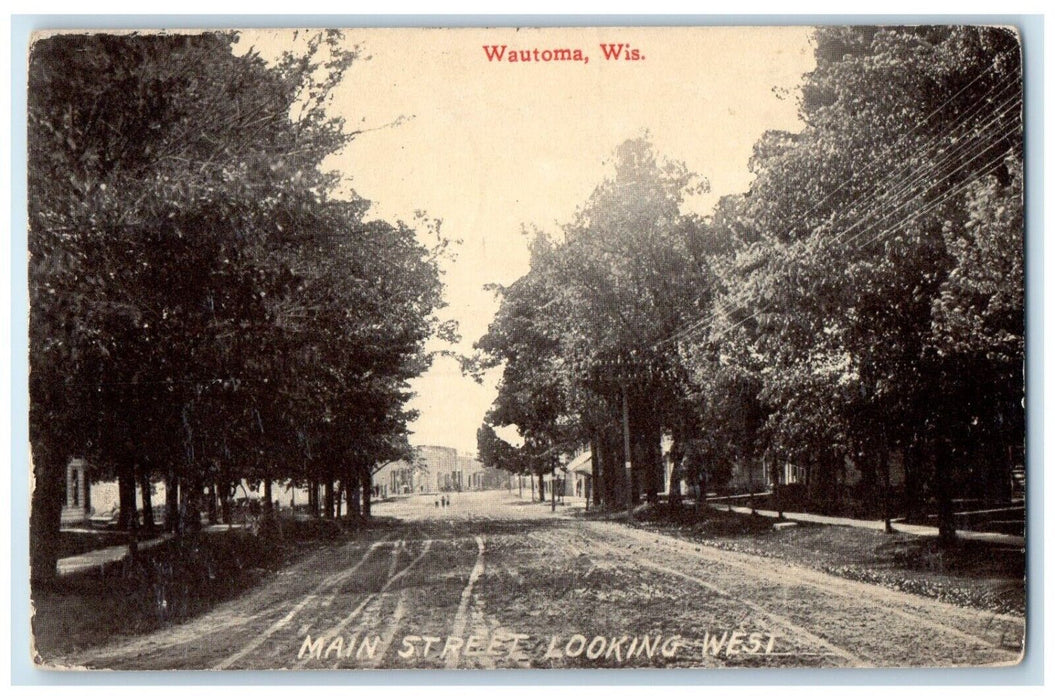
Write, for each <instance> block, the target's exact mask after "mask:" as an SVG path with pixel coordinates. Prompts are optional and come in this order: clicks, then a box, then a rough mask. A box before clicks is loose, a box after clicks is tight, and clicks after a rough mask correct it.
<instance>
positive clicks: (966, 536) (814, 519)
mask: <svg viewBox="0 0 1055 700" xmlns="http://www.w3.org/2000/svg"><path fill="white" fill-rule="evenodd" d="M710 506H711V507H712V508H714V509H715V510H732V511H733V512H734V513H745V514H750V513H751V509H750V508H745V507H743V506H725V505H716V504H713V503H712V504H710ZM755 514H756V515H761V516H763V517H766V518H777V517H778V515H779V514H778V513H777V511H775V510H761V509H759V510H756V511H755ZM784 519H785V520H791V521H793V522H801V523H818V524H821V525H840V526H842V527H859V528H864V529H866V530H883V529H885V525H884V523H883V521H882V520H855V519H854V518H836V517H832V516H829V515H814V514H813V513H791V512H788V511H784ZM892 526H893V528H894V531H895V532H905V533H908V534H910V535H920V536H921V537H937V536H938V528H936V527H930V526H928V525H908V524H906V523H899V522H894V523H892ZM956 536H957V537H959V538H960V539H963V540H972V541H975V542H989V543H991V544H1003V545H1008V546H1011V547H1025V546H1026V538H1025V537H1018V536H1017V535H1005V534H1003V533H1000V532H974V531H973V530H957V531H956Z"/></svg>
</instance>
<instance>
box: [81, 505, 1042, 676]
mask: <svg viewBox="0 0 1055 700" xmlns="http://www.w3.org/2000/svg"><path fill="white" fill-rule="evenodd" d="M376 513H377V514H378V515H381V516H389V517H393V518H397V520H393V521H392V522H393V524H391V525H389V526H385V527H381V528H377V529H372V530H370V531H367V532H365V533H364V534H363V535H361V536H360V538H359V539H356V540H355V541H352V542H348V543H344V544H341V545H335V546H334V547H332V548H328V549H325V550H323V551H321V552H318V553H316V554H314V555H312V556H310V557H308V558H306V559H304V560H302V561H300V562H299V563H298V564H296V565H294V566H292V567H290V568H289V569H286V570H285V571H283V572H281V573H280V574H279V575H278V576H276V577H275V578H273V579H272V580H270V581H268V582H267V583H265V584H264V585H262V586H260V587H259V588H258V589H256V590H254V591H253V592H252V593H251V594H249V595H246V596H243V597H242V598H240V599H238V600H235V601H232V602H230V603H227V604H225V605H223V606H220V607H218V608H216V609H215V610H213V611H212V612H211V613H209V614H207V615H204V616H202V617H200V618H197V619H195V620H192V621H190V622H188V623H186V624H182V625H179V626H175V627H171V628H168V629H165V630H162V631H160V632H157V633H154V634H151V635H149V636H144V637H138V638H129V639H126V640H121V641H120V642H117V643H114V644H110V645H107V646H105V647H99V648H95V649H91V650H88V651H87V652H84V653H81V654H78V655H76V656H74V657H70V658H66V659H63V660H62V663H64V664H69V665H73V666H87V667H91V668H113V669H277V668H284V669H298V668H303V669H349V668H529V667H540V668H552V667H640V666H675V667H720V666H750V667H759V666H777V667H787V666H793V667H799V666H950V665H1004V664H1011V663H1014V662H1016V661H1017V660H1018V658H1019V656H1020V654H1021V642H1022V638H1023V629H1024V620H1023V619H1022V618H1021V617H1016V616H1008V615H996V614H993V613H986V612H982V611H978V610H973V609H967V608H959V607H954V606H951V605H947V604H944V603H941V602H937V601H935V600H931V599H927V598H922V597H918V596H915V595H911V594H907V593H900V592H897V591H892V590H888V589H885V588H880V587H878V586H873V585H870V584H865V583H858V582H854V581H849V580H845V579H841V578H837V577H833V576H829V575H826V574H823V573H819V572H817V571H813V570H810V569H806V568H803V567H799V566H794V565H790V564H786V563H782V562H779V561H775V560H773V559H767V558H762V557H756V556H751V555H744V554H738V553H735V552H728V551H722V550H718V549H713V548H709V547H704V546H700V545H697V544H694V543H691V542H687V541H684V540H679V539H675V538H672V537H668V536H665V535H658V534H653V533H649V532H645V531H642V530H634V529H630V528H627V527H625V526H623V525H620V524H617V523H609V522H595V521H585V520H582V519H578V518H571V517H568V515H567V514H566V512H558V513H556V514H551V513H550V512H549V508H548V507H546V506H541V505H539V504H530V503H526V502H524V501H522V500H520V499H518V498H517V497H516V495H515V494H512V495H507V494H506V493H505V492H489V493H482V494H457V495H455V496H454V498H453V503H452V505H451V506H450V507H449V508H446V509H444V508H437V507H436V505H435V500H434V498H432V497H428V498H425V497H413V498H411V499H408V500H404V501H397V502H391V503H385V504H380V505H378V506H377V508H376Z"/></svg>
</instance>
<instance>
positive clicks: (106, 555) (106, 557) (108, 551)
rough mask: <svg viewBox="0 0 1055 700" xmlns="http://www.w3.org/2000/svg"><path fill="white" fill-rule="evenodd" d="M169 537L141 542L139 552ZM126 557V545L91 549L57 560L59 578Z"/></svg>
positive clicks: (167, 535) (169, 536)
mask: <svg viewBox="0 0 1055 700" xmlns="http://www.w3.org/2000/svg"><path fill="white" fill-rule="evenodd" d="M171 537H172V535H169V534H165V535H161V536H160V537H156V538H154V539H150V540H143V541H142V542H140V543H138V547H139V549H140V550H143V549H150V548H151V547H156V546H158V545H159V544H161V543H162V542H164V541H166V540H168V539H169V538H171ZM126 556H128V545H127V544H118V545H114V546H113V547H105V548H103V549H93V550H92V551H90V552H85V553H84V554H77V555H75V556H72V557H66V558H65V559H59V576H70V575H71V574H78V573H81V572H82V571H88V570H89V569H94V568H96V567H102V566H105V565H107V564H109V563H111V562H115V561H120V560H122V559H124V558H125V557H126Z"/></svg>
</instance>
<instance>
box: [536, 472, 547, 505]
mask: <svg viewBox="0 0 1055 700" xmlns="http://www.w3.org/2000/svg"><path fill="white" fill-rule="evenodd" d="M538 502H539V503H545V502H546V483H545V482H544V481H542V472H539V473H538Z"/></svg>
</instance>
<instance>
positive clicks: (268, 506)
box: [264, 476, 274, 515]
mask: <svg viewBox="0 0 1055 700" xmlns="http://www.w3.org/2000/svg"><path fill="white" fill-rule="evenodd" d="M272 499H273V496H272V495H271V477H270V476H264V513H266V514H268V515H270V514H271V511H273V510H274V503H273V500H272Z"/></svg>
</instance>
